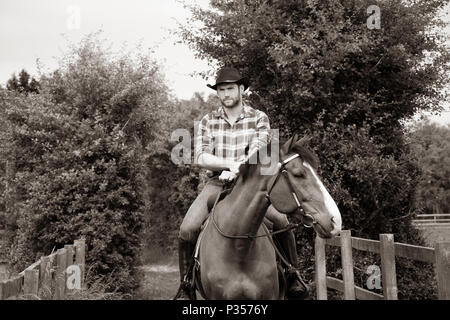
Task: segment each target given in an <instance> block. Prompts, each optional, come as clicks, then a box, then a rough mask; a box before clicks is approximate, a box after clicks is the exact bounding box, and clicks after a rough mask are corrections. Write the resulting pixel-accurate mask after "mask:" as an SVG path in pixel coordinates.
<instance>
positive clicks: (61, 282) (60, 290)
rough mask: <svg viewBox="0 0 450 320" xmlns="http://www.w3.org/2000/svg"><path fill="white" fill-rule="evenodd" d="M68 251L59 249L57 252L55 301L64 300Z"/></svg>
mask: <svg viewBox="0 0 450 320" xmlns="http://www.w3.org/2000/svg"><path fill="white" fill-rule="evenodd" d="M66 268H67V250H66V249H58V251H57V252H56V275H55V276H56V279H55V280H56V281H55V282H56V288H55V296H54V299H55V300H63V299H64V297H65V288H66Z"/></svg>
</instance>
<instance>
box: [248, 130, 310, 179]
mask: <svg viewBox="0 0 450 320" xmlns="http://www.w3.org/2000/svg"><path fill="white" fill-rule="evenodd" d="M310 141H311V137H309V136H304V137H302V138H301V139H300V140H298V141H297V142H295V141H294V142H293V143H292V145H291V146H289V149H288V152H287V154H286V155H288V154H291V153H298V154H299V155H300V158H302V160H303V161H305V162H307V163H309V164H310V165H311V166H312V167H313V168H314V170H317V168H318V165H319V158H318V157H317V155H316V153H315V152H314V151H312V149H311V148H310ZM280 145H281V144H280ZM271 146H272V144H271V143H269V144H268V145H264V146H262V147H261V148H260V149H258V150H257V151H256V152H254V153H252V154H251V155H250V156H249V158H248V159H247V161H245V162H244V163H243V164H242V165H241V167H240V168H239V173H240V175H241V176H242V179H243V180H244V181H245V179H246V178H247V177H248V175H249V174H250V173H251V172H252V171H253V170H254V168H256V167H257V164H258V163H267V162H270V161H268V159H267V158H270V155H271V154H272V153H271ZM266 149H267V151H266ZM262 150H264V152H262ZM280 150H281V147H280Z"/></svg>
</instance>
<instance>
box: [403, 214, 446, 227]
mask: <svg viewBox="0 0 450 320" xmlns="http://www.w3.org/2000/svg"><path fill="white" fill-rule="evenodd" d="M412 223H413V224H414V225H416V226H418V227H422V226H444V225H446V226H450V213H437V214H418V215H417V216H416V219H414V220H413V221H412Z"/></svg>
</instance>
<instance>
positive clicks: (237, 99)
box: [220, 90, 241, 109]
mask: <svg viewBox="0 0 450 320" xmlns="http://www.w3.org/2000/svg"><path fill="white" fill-rule="evenodd" d="M240 93H241V92H240V90H239V91H238V96H237V98H228V99H226V100H233V104H231V105H226V104H225V101H226V100H220V102H221V103H222V105H223V106H224V107H225V108H229V109H231V108H234V107H236V106H237V105H238V104H239V102H241V99H240V96H241V95H240Z"/></svg>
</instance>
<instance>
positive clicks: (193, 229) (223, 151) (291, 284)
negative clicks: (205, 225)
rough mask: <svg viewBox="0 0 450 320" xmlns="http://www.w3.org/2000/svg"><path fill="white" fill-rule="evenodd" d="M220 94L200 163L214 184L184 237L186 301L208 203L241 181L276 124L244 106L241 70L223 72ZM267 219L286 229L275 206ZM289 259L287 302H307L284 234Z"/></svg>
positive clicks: (201, 140) (207, 122) (202, 136)
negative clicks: (227, 186)
mask: <svg viewBox="0 0 450 320" xmlns="http://www.w3.org/2000/svg"><path fill="white" fill-rule="evenodd" d="M207 86H208V87H210V88H211V89H213V90H216V91H217V95H218V97H219V99H220V102H221V104H222V106H221V107H220V108H219V109H218V110H216V111H213V112H211V113H209V114H207V115H205V116H204V117H203V118H202V120H201V122H200V125H199V128H198V132H197V133H198V134H197V140H196V150H195V157H196V162H197V164H198V165H199V166H200V167H202V168H205V169H207V170H208V173H209V176H210V179H209V181H208V182H207V184H206V185H205V187H204V188H203V190H202V191H201V192H200V194H199V195H198V196H197V198H196V199H195V201H194V202H193V203H192V205H191V207H190V208H189V210H188V211H187V213H186V215H185V217H184V219H183V222H182V224H181V227H180V232H179V252H178V256H179V266H180V277H181V288H182V289H183V292H182V294H181V298H189V297H190V296H191V293H190V290H192V288H191V284H190V282H189V281H187V279H188V275H187V273H188V270H189V266H190V265H191V263H192V256H193V252H194V249H195V245H196V242H197V237H198V235H199V232H200V228H201V224H202V222H203V221H204V220H205V219H206V217H207V216H208V205H207V202H208V199H210V197H214V198H216V196H217V195H218V194H219V193H220V192H221V191H222V185H223V182H230V181H233V180H234V179H236V178H237V176H238V173H239V166H240V165H241V163H243V162H245V161H246V160H247V159H248V157H249V156H250V155H251V154H252V153H253V152H256V151H257V150H258V149H259V148H261V147H262V146H264V145H266V144H268V143H269V142H270V123H269V118H268V117H267V115H266V114H265V113H264V112H262V111H260V110H257V109H254V108H252V107H250V106H248V105H246V104H244V103H243V101H242V93H243V92H244V91H245V90H246V89H247V88H248V86H249V83H248V80H247V79H246V78H244V77H242V76H241V74H240V73H239V71H238V70H236V69H235V68H223V69H221V70H220V71H219V72H218V73H217V78H216V84H215V85H207ZM266 218H268V219H269V220H270V221H271V222H272V223H273V229H274V230H281V229H283V228H285V227H286V226H287V225H288V224H289V221H288V219H287V217H286V215H283V214H281V213H280V212H278V211H277V210H276V209H275V208H274V207H273V206H269V208H268V210H267V212H266ZM278 239H279V241H280V245H281V247H282V249H283V251H284V252H285V254H286V256H287V257H286V258H287V259H288V260H289V263H290V264H291V265H292V266H293V267H294V268H290V269H289V270H288V274H287V281H288V286H287V296H288V297H289V298H293V299H295V298H301V297H304V296H305V294H306V293H307V291H308V289H307V288H306V286H305V285H304V282H303V281H302V279H301V278H300V275H299V272H298V270H297V266H298V257H297V249H296V242H295V236H294V233H293V231H292V230H288V231H286V232H282V233H279V234H278Z"/></svg>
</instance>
